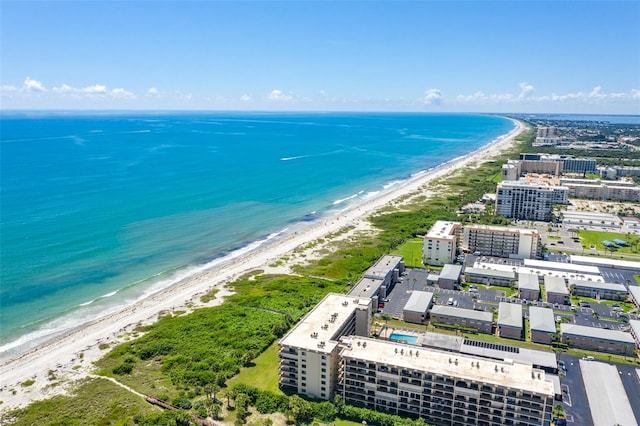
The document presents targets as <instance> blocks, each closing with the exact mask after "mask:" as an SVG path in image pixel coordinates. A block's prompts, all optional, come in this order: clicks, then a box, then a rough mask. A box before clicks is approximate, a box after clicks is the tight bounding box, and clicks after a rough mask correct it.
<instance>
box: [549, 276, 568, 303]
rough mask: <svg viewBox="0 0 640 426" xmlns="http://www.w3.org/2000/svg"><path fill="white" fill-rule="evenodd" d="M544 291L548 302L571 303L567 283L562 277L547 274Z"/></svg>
mask: <svg viewBox="0 0 640 426" xmlns="http://www.w3.org/2000/svg"><path fill="white" fill-rule="evenodd" d="M544 293H545V295H546V297H547V302H549V303H557V304H559V305H568V304H570V299H569V290H568V289H567V284H566V282H565V280H564V278H562V277H556V276H552V275H545V276H544Z"/></svg>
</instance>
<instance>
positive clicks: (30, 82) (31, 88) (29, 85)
mask: <svg viewBox="0 0 640 426" xmlns="http://www.w3.org/2000/svg"><path fill="white" fill-rule="evenodd" d="M23 87H24V90H25V91H27V92H46V91H47V89H46V87H44V85H43V84H42V83H41V82H39V81H38V80H34V79H32V78H31V77H27V78H25V79H24V86H23Z"/></svg>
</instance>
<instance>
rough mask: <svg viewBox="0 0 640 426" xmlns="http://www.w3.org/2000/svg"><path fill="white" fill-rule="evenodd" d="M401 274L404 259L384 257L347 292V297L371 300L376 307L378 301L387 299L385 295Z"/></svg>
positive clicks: (400, 257) (392, 256)
mask: <svg viewBox="0 0 640 426" xmlns="http://www.w3.org/2000/svg"><path fill="white" fill-rule="evenodd" d="M403 273H404V258H403V257H402V256H395V255H390V254H387V255H384V256H382V257H381V258H380V260H378V261H377V262H376V263H375V265H373V266H372V267H370V268H369V269H367V270H366V271H365V273H364V275H363V277H362V279H360V281H358V282H357V283H356V285H355V286H353V288H352V289H351V290H350V291H349V295H350V296H357V297H368V298H371V299H373V301H374V306H377V303H378V300H379V299H384V298H386V297H387V293H388V292H389V291H391V289H392V288H393V286H394V285H395V284H396V283H397V282H398V281H399V280H400V276H401V275H402V274H403Z"/></svg>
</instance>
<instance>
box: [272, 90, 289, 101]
mask: <svg viewBox="0 0 640 426" xmlns="http://www.w3.org/2000/svg"><path fill="white" fill-rule="evenodd" d="M267 98H268V99H269V100H271V101H282V102H290V101H292V100H293V96H291V95H287V94H285V93H283V92H282V90H278V89H274V90H272V91H271V92H269V94H268V95H267Z"/></svg>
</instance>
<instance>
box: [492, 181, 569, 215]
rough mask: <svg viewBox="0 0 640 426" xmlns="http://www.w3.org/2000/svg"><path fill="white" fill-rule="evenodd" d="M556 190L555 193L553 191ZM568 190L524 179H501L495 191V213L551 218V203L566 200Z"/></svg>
mask: <svg viewBox="0 0 640 426" xmlns="http://www.w3.org/2000/svg"><path fill="white" fill-rule="evenodd" d="M554 191H555V192H557V193H554ZM567 193H568V190H567V189H566V188H564V187H557V186H555V187H552V186H550V185H547V184H541V183H534V182H526V181H521V180H517V181H503V182H500V183H499V184H498V189H497V191H496V214H497V215H499V216H504V217H512V218H516V219H526V220H543V221H548V220H550V219H551V211H552V208H553V204H554V203H556V204H558V201H562V200H563V199H564V200H566V194H567Z"/></svg>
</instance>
